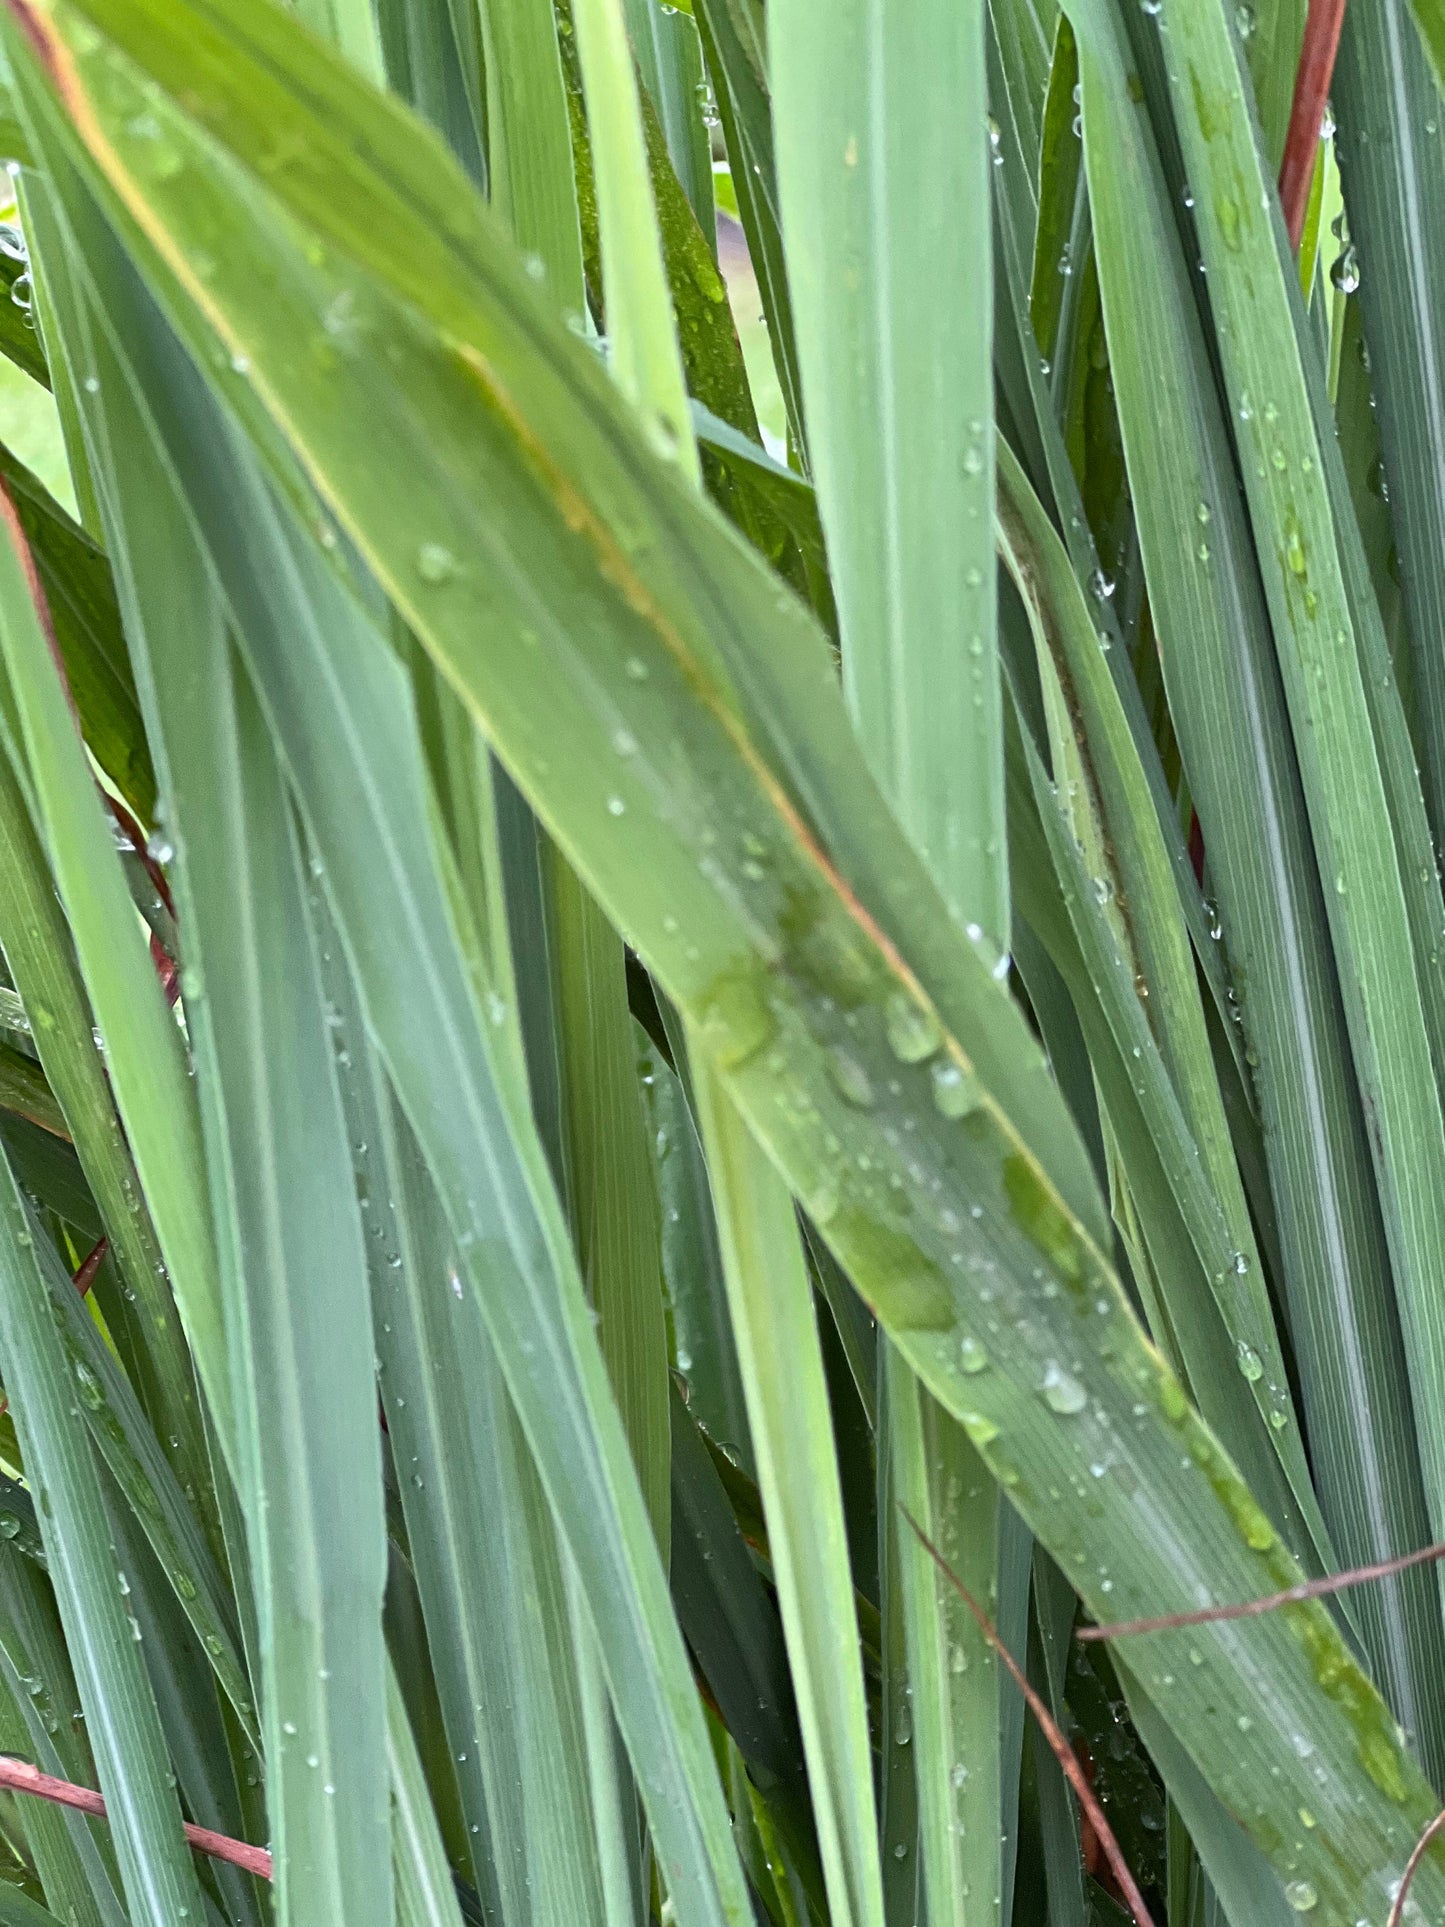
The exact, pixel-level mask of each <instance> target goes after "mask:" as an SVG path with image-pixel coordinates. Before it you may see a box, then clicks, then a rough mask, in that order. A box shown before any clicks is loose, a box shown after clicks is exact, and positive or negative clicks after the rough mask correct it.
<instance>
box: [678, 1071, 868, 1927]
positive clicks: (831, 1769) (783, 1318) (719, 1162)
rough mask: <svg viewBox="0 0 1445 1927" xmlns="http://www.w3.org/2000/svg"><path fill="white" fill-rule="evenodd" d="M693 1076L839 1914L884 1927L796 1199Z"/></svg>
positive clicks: (849, 1595) (845, 1574)
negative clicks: (794, 1201) (794, 1205)
mask: <svg viewBox="0 0 1445 1927" xmlns="http://www.w3.org/2000/svg"><path fill="white" fill-rule="evenodd" d="M694 1078H695V1087H696V1090H697V1094H698V1104H699V1109H700V1112H701V1120H702V1130H703V1143H704V1147H705V1149H706V1151H707V1156H708V1169H709V1171H710V1172H711V1174H712V1180H713V1186H714V1195H715V1196H716V1198H717V1203H718V1230H719V1234H720V1239H721V1244H722V1256H723V1271H724V1275H725V1277H726V1279H727V1288H728V1302H729V1304H730V1306H731V1309H732V1321H733V1332H734V1334H735V1336H736V1339H737V1346H738V1358H739V1363H740V1366H741V1369H742V1376H743V1389H744V1392H745V1393H746V1396H747V1402H748V1420H749V1428H750V1431H751V1434H752V1439H753V1449H754V1451H755V1452H756V1454H757V1460H758V1477H759V1483H760V1485H761V1487H762V1492H763V1505H764V1509H765V1512H766V1515H767V1521H768V1543H769V1546H770V1548H771V1551H772V1559H773V1571H774V1573H775V1575H776V1578H777V1584H778V1603H779V1605H780V1607H781V1610H782V1615H783V1627H784V1631H785V1632H786V1634H787V1641H788V1661H789V1667H790V1670H791V1673H792V1677H793V1690H794V1692H795V1693H796V1695H797V1701H798V1717H799V1720H800V1722H801V1724H802V1731H803V1745H804V1749H805V1751H806V1754H807V1760H808V1782H809V1786H810V1788H811V1790H812V1796H813V1814H814V1818H815V1820H816V1823H817V1827H818V1848H819V1853H820V1856H821V1859H822V1863H823V1875H824V1879H825V1881H826V1883H827V1890H828V1902H829V1914H830V1918H831V1919H832V1920H833V1921H834V1922H836V1923H838V1927H881V1923H882V1921H883V1891H882V1885H881V1881H880V1877H879V1867H878V1847H877V1830H878V1822H877V1816H876V1811H875V1808H874V1803H873V1788H872V1769H871V1765H870V1760H869V1748H868V1721H867V1716H866V1713H865V1710H864V1703H863V1679H862V1672H861V1669H860V1667H859V1664H858V1657H857V1654H858V1624H857V1618H856V1615H855V1613H854V1608H853V1583H852V1578H851V1576H850V1572H849V1566H848V1545H847V1536H846V1533H845V1530H844V1525H843V1505H842V1494H841V1492H840V1490H839V1487H838V1474H837V1466H836V1460H835V1458H834V1453H833V1427H832V1420H831V1418H830V1416H829V1411H828V1393H827V1386H826V1383H825V1380H824V1376H823V1360H822V1353H821V1351H820V1349H819V1344H818V1328H817V1320H816V1313H815V1310H814V1305H813V1291H812V1285H811V1283H810V1281H809V1278H808V1272H807V1267H806V1265H805V1264H804V1262H803V1252H802V1246H801V1244H800V1242H799V1233H798V1227H797V1220H796V1217H795V1216H794V1212H793V1204H792V1199H791V1198H790V1197H789V1196H788V1193H787V1191H786V1189H785V1188H784V1186H783V1185H782V1184H781V1183H780V1181H779V1179H778V1177H777V1174H776V1173H775V1172H774V1170H773V1169H772V1166H771V1165H770V1164H769V1163H768V1162H767V1160H766V1158H765V1157H764V1155H763V1153H762V1152H761V1151H760V1150H759V1148H758V1146H757V1145H756V1144H755V1143H754V1142H753V1140H752V1137H751V1134H750V1133H749V1131H748V1129H747V1126H746V1125H745V1124H743V1122H742V1121H741V1119H740V1118H739V1117H738V1115H737V1113H736V1111H735V1110H734V1109H733V1107H732V1105H731V1103H729V1101H728V1100H727V1098H726V1097H724V1096H722V1095H721V1094H720V1093H719V1091H718V1090H717V1088H716V1086H715V1084H714V1082H713V1079H712V1077H711V1074H710V1073H709V1072H707V1071H706V1070H705V1069H704V1068H703V1066H702V1064H701V1063H700V1062H699V1061H698V1060H697V1059H696V1057H695V1059H694Z"/></svg>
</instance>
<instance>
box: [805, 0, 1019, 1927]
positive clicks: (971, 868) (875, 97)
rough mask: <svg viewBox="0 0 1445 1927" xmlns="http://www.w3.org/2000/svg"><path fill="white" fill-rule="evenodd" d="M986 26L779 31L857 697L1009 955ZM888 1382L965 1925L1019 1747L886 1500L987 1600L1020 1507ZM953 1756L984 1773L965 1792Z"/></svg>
mask: <svg viewBox="0 0 1445 1927" xmlns="http://www.w3.org/2000/svg"><path fill="white" fill-rule="evenodd" d="M983 39H984V20H983V8H982V6H981V5H978V6H967V7H964V8H963V9H962V10H959V9H950V10H947V13H946V17H945V14H944V12H942V11H937V10H936V11H934V12H933V13H932V14H925V15H921V16H919V18H918V19H916V20H914V19H911V18H908V19H905V17H904V16H903V15H901V14H900V13H899V12H898V11H897V10H896V9H894V10H885V9H882V8H876V7H872V6H868V5H861V6H856V7H848V8H845V9H844V10H843V12H842V13H841V14H837V13H835V14H832V15H830V16H828V17H826V18H825V17H824V16H823V15H821V14H819V13H818V12H817V11H816V10H815V9H810V8H807V7H803V8H790V7H784V8H775V9H774V12H773V16H772V18H771V19H770V22H769V47H770V60H771V72H772V77H773V86H774V96H775V102H776V106H777V112H778V126H779V130H780V141H779V157H778V159H779V180H780V188H781V200H782V206H783V210H784V225H785V232H786V234H787V235H788V236H790V237H791V238H790V241H789V247H788V256H789V268H790V275H791V283H792V288H793V294H794V299H795V302H796V307H797V314H798V320H799V325H800V340H801V345H802V369H803V379H804V394H805V401H806V405H807V409H808V421H809V434H810V442H809V447H810V454H811V458H812V463H813V468H814V473H815V476H816V480H817V499H818V507H819V511H820V515H821V519H822V522H823V526H824V528H825V529H826V530H827V533H828V537H829V547H830V552H831V554H832V556H833V558H834V563H833V582H834V591H835V595H836V597H837V602H838V612H839V620H840V630H841V641H842V650H843V684H844V689H845V691H846V694H847V700H848V706H849V710H850V712H851V714H852V717H853V721H854V725H855V727H856V729H857V731H858V736H859V740H860V742H861V743H862V745H863V749H864V754H865V756H866V757H867V759H868V761H869V763H870V764H871V765H872V767H873V769H874V771H875V772H876V774H877V776H878V778H879V782H880V784H881V786H882V788H883V789H884V790H885V791H886V793H887V794H888V796H889V798H890V800H891V802H892V803H893V806H894V808H895V809H896V810H897V812H898V814H899V817H900V818H901V820H902V822H903V823H904V825H905V827H906V828H907V830H908V831H909V833H910V834H911V836H912V838H913V840H914V843H915V844H916V846H917V847H918V849H919V850H920V851H921V852H922V854H923V856H924V858H925V860H926V861H927V863H928V866H929V868H930V870H931V872H932V874H933V877H934V880H935V882H936V883H937V885H938V888H939V890H940V892H941V893H942V895H943V898H944V900H945V901H946V902H947V904H948V906H949V908H950V910H951V911H952V913H953V915H954V916H955V917H956V918H957V920H958V921H959V923H960V924H961V925H962V926H964V927H965V928H966V929H967V931H968V933H969V936H970V938H972V939H973V940H975V941H978V942H980V943H981V944H982V945H984V946H985V947H986V952H987V954H988V955H989V957H990V958H991V959H992V960H994V961H995V967H996V968H998V969H1000V970H1006V969H1007V963H1006V962H1005V961H1004V959H1005V958H1006V957H1007V953H1008V950H1009V943H1010V917H1009V901H1008V864H1007V853H1006V850H1005V847H1004V837H1003V833H1002V832H1003V793H1002V768H1001V754H1002V736H1001V729H1000V720H1001V718H1000V710H999V674H998V659H997V651H996V647H995V633H994V632H995V624H996V596H995V584H996V564H995V560H994V553H993V544H994V536H993V513H992V511H993V498H994V475H993V436H992V427H993V421H992V409H991V387H992V376H991V371H990V353H989V349H990V337H991V325H992V305H993V287H992V280H991V274H990V252H991V243H990V235H989V206H988V200H989V197H988V186H987V177H988V148H987V143H986V140H985V138H984V99H983V93H984V63H983V59H982V54H983ZM960 113H961V114H962V126H963V129H964V130H965V131H964V135H963V138H961V139H960V138H959V133H958V120H957V118H956V117H957V116H958V115H959V114H960ZM921 179H930V180H932V181H933V182H934V184H935V187H936V191H937V193H938V196H939V198H938V199H937V201H930V203H929V205H930V207H933V208H935V209H936V210H937V219H938V222H939V223H940V225H935V224H934V223H933V222H930V221H927V220H925V221H924V222H922V223H920V222H919V220H918V218H917V200H916V192H917V182H918V181H919V180H921ZM905 206H907V207H908V208H909V209H910V212H909V213H908V214H905V212H904V209H905ZM960 215H962V218H961V219H960V218H959V217H960ZM940 525H944V526H947V527H948V528H949V529H950V531H951V534H950V537H949V539H948V540H947V541H940V540H939V534H938V532H939V528H940ZM905 1054H906V1053H905ZM886 1375H887V1380H888V1384H889V1386H890V1388H891V1393H890V1396H888V1397H885V1398H884V1399H883V1400H882V1401H881V1410H882V1413H883V1416H884V1418H885V1421H886V1424H887V1426H888V1428H889V1434H890V1436H889V1439H888V1441H887V1442H886V1444H883V1445H881V1446H880V1449H879V1452H878V1465H879V1485H878V1493H879V1498H878V1504H879V1509H880V1514H881V1515H884V1516H881V1518H880V1528H879V1530H880V1540H881V1543H882V1545H883V1547H884V1548H885V1552H884V1556H883V1559H882V1566H883V1618H884V1631H883V1639H884V1647H885V1653H886V1655H887V1657H886V1662H885V1696H884V1699H885V1703H884V1749H885V1751H884V1761H885V1771H884V1778H883V1800H884V1839H883V1845H884V1850H885V1873H886V1876H887V1878H888V1880H889V1883H890V1888H891V1892H890V1896H889V1904H890V1911H896V1910H897V1909H898V1908H899V1907H900V1906H906V1905H907V1902H906V1901H905V1899H904V1894H905V1893H906V1891H907V1889H909V1888H910V1887H911V1888H918V1889H919V1890H920V1891H922V1892H924V1893H926V1895H927V1904H928V1907H929V1911H930V1912H931V1913H934V1914H936V1915H937V1916H939V1917H940V1918H945V1919H946V1918H954V1917H957V1916H958V1915H959V1913H960V1912H961V1910H962V1909H963V1907H964V1904H965V1895H967V1894H970V1893H975V1892H976V1893H979V1894H981V1895H983V1896H986V1897H987V1898H986V1899H985V1900H984V1903H983V1904H984V1905H985V1907H991V1908H994V1909H997V1908H999V1907H1000V1906H1001V1905H1002V1895H1003V1887H1004V1880H1003V1875H1002V1867H1001V1854H1002V1840H1003V1829H1002V1827H1001V1825H1000V1813H999V1801H1000V1795H1001V1781H1002V1780H1003V1779H1005V1778H1007V1777H1008V1776H1009V1775H1010V1773H1011V1771H1012V1770H1013V1769H1014V1762H1013V1761H1010V1760H1008V1759H1007V1758H1002V1757H1001V1752H1000V1732H999V1698H998V1691H997V1682H996V1680H995V1678H994V1676H993V1674H992V1672H991V1670H990V1669H988V1668H985V1667H982V1666H975V1667H974V1669H973V1672H972V1674H971V1675H970V1676H969V1677H967V1678H960V1679H959V1680H957V1681H956V1682H952V1685H953V1692H952V1694H951V1696H950V1699H949V1700H948V1701H944V1700H943V1699H942V1698H940V1697H939V1695H938V1692H937V1689H938V1686H939V1684H940V1682H939V1678H938V1668H939V1664H940V1661H939V1654H940V1653H941V1652H942V1651H944V1650H947V1649H949V1648H951V1647H958V1648H959V1650H961V1651H965V1656H966V1646H967V1644H969V1643H971V1642H968V1641H965V1643H964V1646H963V1647H960V1646H959V1634H958V1627H957V1625H956V1623H953V1622H956V1619H957V1616H958V1615H957V1602H956V1601H952V1600H950V1599H949V1598H948V1597H947V1589H946V1587H944V1586H942V1585H941V1583H940V1577H939V1575H938V1574H937V1572H936V1571H935V1570H934V1569H933V1567H932V1563H931V1562H930V1561H929V1560H928V1559H927V1558H926V1557H922V1558H920V1556H919V1554H920V1549H919V1548H918V1547H917V1546H915V1545H913V1544H911V1543H905V1541H906V1539H907V1535H906V1534H904V1533H903V1532H902V1529H901V1528H900V1527H899V1525H898V1523H897V1521H896V1520H894V1519H893V1518H891V1517H888V1516H886V1514H887V1513H888V1512H889V1511H890V1510H891V1509H892V1508H894V1507H895V1506H902V1507H903V1508H905V1509H906V1510H908V1511H910V1512H912V1513H913V1514H915V1515H918V1514H926V1515H928V1516H930V1517H931V1516H933V1515H934V1514H935V1513H939V1514H942V1513H943V1512H944V1511H945V1510H948V1511H950V1512H952V1513H953V1514H954V1516H955V1517H956V1518H957V1520H958V1522H959V1527H960V1532H961V1535H962V1537H963V1538H964V1539H966V1540H967V1541H969V1542H970V1543H971V1545H972V1546H973V1547H974V1548H975V1551H976V1555H977V1556H976V1560H975V1577H977V1578H979V1579H980V1580H981V1581H983V1580H985V1579H986V1583H984V1584H983V1590H984V1591H985V1592H990V1591H993V1590H995V1581H996V1579H997V1568H996V1564H995V1554H996V1548H997V1540H998V1531H999V1521H998V1513H999V1506H1000V1504H1001V1500H1000V1497H999V1493H998V1488H997V1486H996V1485H995V1484H994V1482H993V1481H992V1479H991V1478H990V1477H989V1475H988V1474H987V1472H986V1471H985V1470H984V1469H983V1468H982V1467H981V1466H980V1467H979V1468H978V1470H977V1475H976V1476H974V1477H972V1478H968V1479H963V1478H960V1477H959V1476H958V1466H959V1465H960V1464H971V1463H973V1460H974V1455H973V1451H972V1448H971V1446H970V1445H969V1443H968V1441H967V1439H966V1437H965V1436H964V1435H963V1434H962V1433H961V1432H960V1430H959V1428H958V1425H957V1421H956V1420H955V1419H953V1418H951V1417H950V1416H949V1415H947V1414H946V1413H944V1412H942V1411H940V1410H939V1409H938V1408H937V1407H936V1406H935V1404H934V1401H933V1399H932V1397H931V1395H930V1394H928V1393H927V1392H925V1391H923V1390H922V1389H921V1388H920V1387H919V1386H917V1384H916V1383H915V1382H914V1381H913V1378H912V1373H911V1370H910V1368H909V1366H908V1365H907V1364H905V1363H904V1362H903V1361H902V1360H900V1359H898V1358H897V1357H896V1356H890V1357H889V1359H888V1362H887V1367H886ZM925 1432H927V1434H928V1436H929V1439H930V1444H931V1448H932V1449H930V1450H927V1451H926V1450H925V1449H924V1444H923V1439H924V1434H925ZM1002 1603H1007V1602H1002ZM919 1667H921V1668H922V1669H923V1670H922V1673H921V1674H919V1673H918V1672H917V1669H918V1668H919ZM930 1694H932V1695H933V1698H932V1699H931V1700H930V1701H929V1705H928V1707H927V1709H926V1710H925V1709H924V1708H923V1707H922V1705H921V1701H922V1700H923V1699H924V1698H926V1697H927V1696H928V1695H930ZM915 1735H916V1743H914V1738H915ZM900 1738H901V1740H902V1741H904V1742H907V1743H908V1744H907V1745H906V1746H904V1745H901V1744H900ZM959 1765H962V1766H963V1768H964V1773H965V1776H967V1775H970V1774H971V1775H973V1779H972V1784H971V1786H970V1788H969V1793H968V1796H967V1798H963V1797H961V1789H962V1787H963V1785H964V1781H962V1780H960V1779H958V1778H957V1777H956V1775H955V1768H956V1767H957V1766H959ZM920 1846H921V1861H922V1864H921V1866H919V1865H918V1859H919V1852H918V1848H919V1847H920ZM915 1904H917V1903H915Z"/></svg>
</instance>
